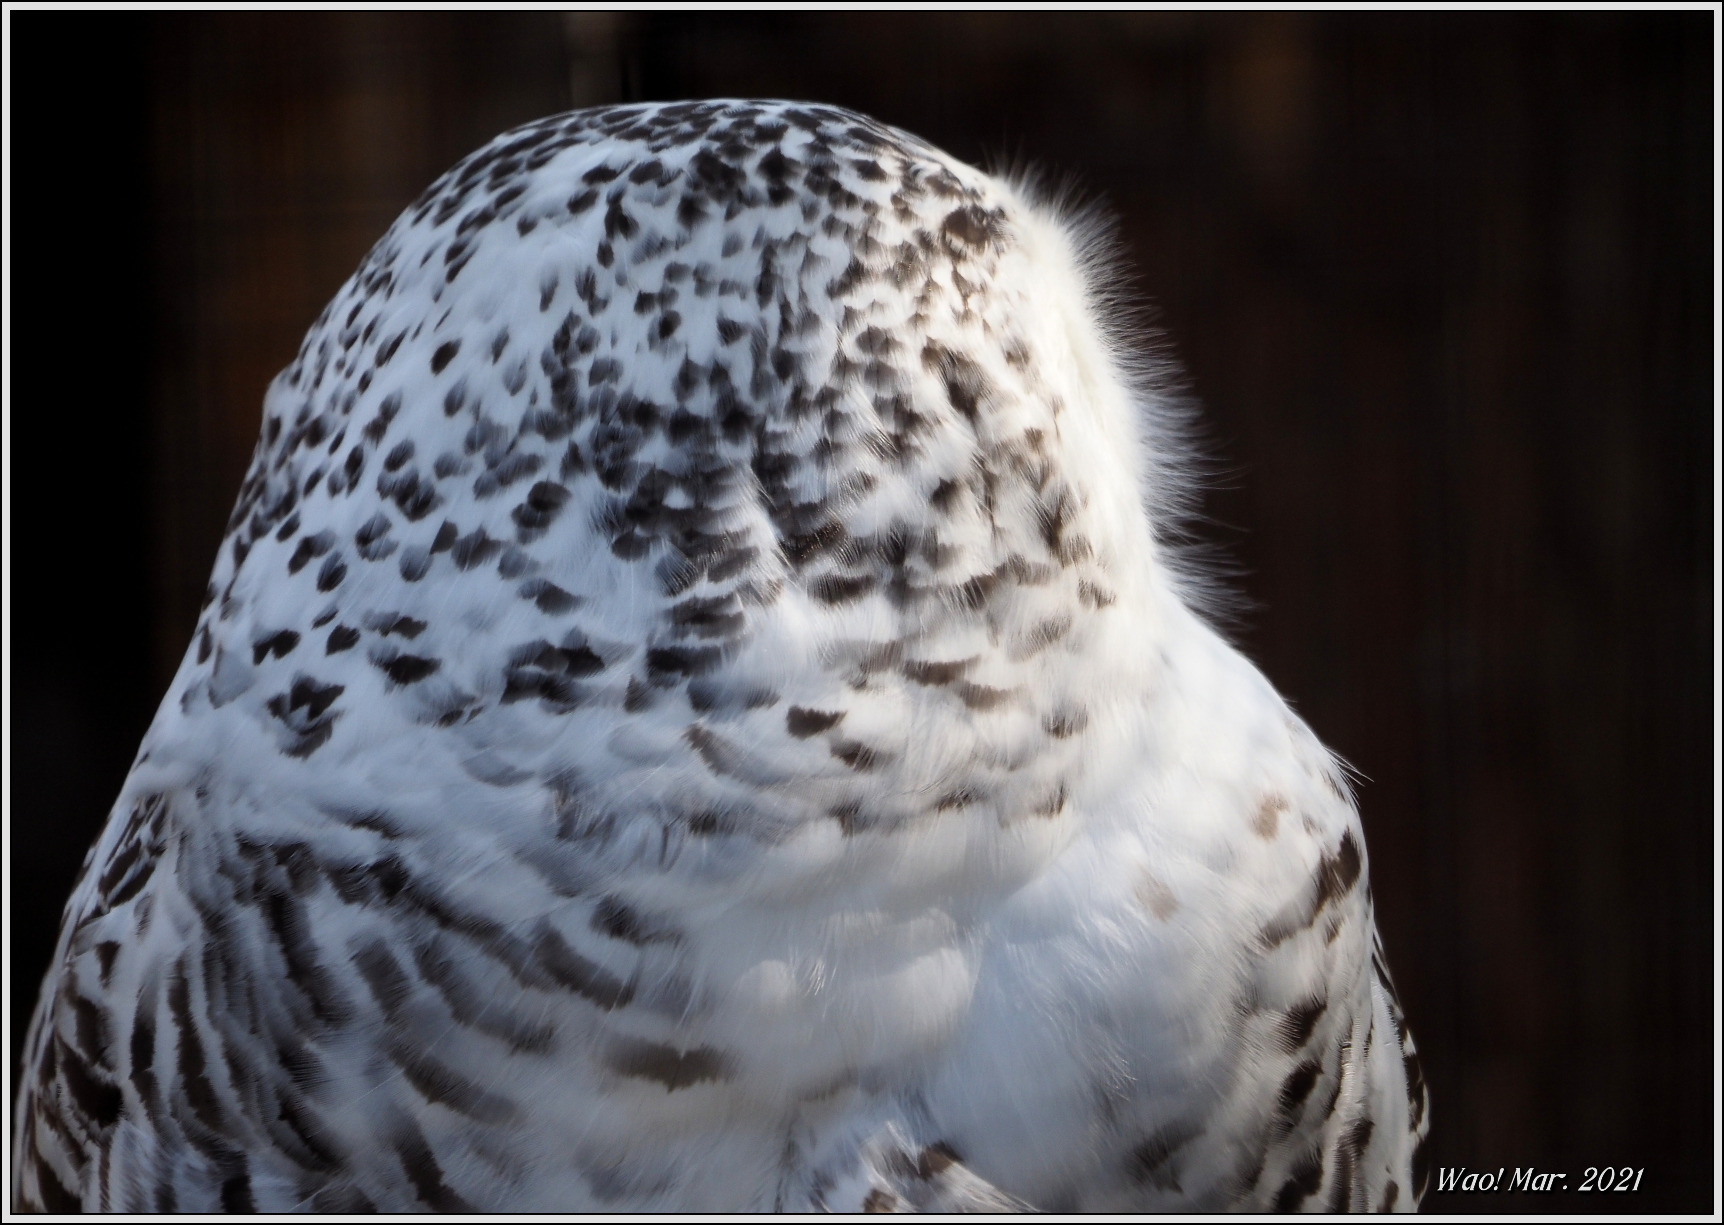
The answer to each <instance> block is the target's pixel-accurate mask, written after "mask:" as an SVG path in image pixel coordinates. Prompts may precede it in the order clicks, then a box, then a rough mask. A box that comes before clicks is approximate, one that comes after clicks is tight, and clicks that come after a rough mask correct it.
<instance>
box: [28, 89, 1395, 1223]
mask: <svg viewBox="0 0 1724 1225" xmlns="http://www.w3.org/2000/svg"><path fill="white" fill-rule="evenodd" d="M1093 263H1094V260H1093V259H1092V258H1091V255H1090V254H1089V252H1088V251H1087V249H1086V248H1085V246H1084V242H1083V240H1082V239H1081V237H1074V236H1073V233H1072V232H1071V230H1070V228H1069V227H1068V226H1067V225H1066V224H1065V223H1064V222H1062V221H1061V219H1060V218H1059V216H1058V215H1057V214H1056V213H1055V212H1054V211H1053V210H1051V209H1050V208H1048V207H1046V206H1044V205H1042V204H1039V203H1037V202H1036V201H1035V200H1033V199H1031V198H1030V197H1029V196H1028V195H1027V194H1026V193H1025V192H1024V191H1022V190H1021V189H1019V188H1016V187H1014V186H1012V185H1010V184H1006V183H1002V182H999V181H996V180H994V179H991V178H989V177H988V176H986V175H983V174H981V173H980V172H978V171H975V170H973V169H971V168H969V167H967V166H964V165H961V164H959V163H957V162H955V161H953V160H952V159H950V158H948V157H946V156H945V155H943V154H941V153H939V152H937V151H936V150H934V149H932V148H929V147H928V146H926V145H924V144H922V143H920V142H919V141H916V140H915V139H913V138H911V137H909V136H906V135H905V134H903V133H901V132H897V131H895V130H893V129H890V128H886V127H883V126H881V125H879V124H877V123H874V122H873V121H871V120H868V119H866V118H863V117H861V116H858V115H855V114H851V113H848V112H844V111H840V110H836V109H833V108H829V107H821V106H809V105H797V104H790V103H781V102H760V103H751V102H728V101H726V102H706V103H681V104H675V105H652V106H633V107H619V108H608V109H600V110H591V111H581V112H576V113H574V114H572V115H565V116H559V117H556V118H552V119H547V120H544V121H542V122H540V123H537V124H534V125H531V126H529V127H527V128H523V129H520V130H518V131H516V132H512V133H508V134H505V135H504V136H502V137H499V138H498V139H497V140H496V141H494V142H492V144H490V145H488V146H487V147H486V148H484V149H482V150H480V151H479V152H478V153H476V154H474V155H473V156H471V157H469V158H468V159H467V160H466V161H464V162H462V163H461V164H460V165H458V166H457V167H456V168H455V169H454V170H452V171H450V172H449V174H447V175H445V176H444V177H443V178H442V179H440V180H439V181H438V182H437V183H435V184H433V185H432V187H431V188H430V189H429V190H428V191H427V192H426V194H425V195H424V196H423V197H422V198H421V199H420V200H419V201H418V202H416V203H415V204H414V205H413V206H412V207H411V208H410V209H409V210H408V211H407V213H406V214H404V215H403V216H402V218H401V219H400V220H399V221H398V222H397V223H396V224H395V226H394V227H393V228H391V230H390V231H389V232H388V233H387V234H386V235H385V236H384V237H383V239H382V240H381V241H380V242H379V243H378V245H377V246H376V248H374V249H373V251H372V252H371V254H370V255H369V256H368V257H367V259H366V261H365V263H364V264H363V265H362V266H361V268H360V269H359V271H358V272H357V273H356V274H355V275H354V277H353V278H352V279H351V280H350V281H349V282H348V283H347V285H346V286H345V287H344V288H343V289H342V290H341V292H340V293H339V294H337V296H336V298H335V300H334V301H333V302H332V303H331V304H330V306H329V307H328V308H327V309H326V310H325V312H324V314H323V316H322V317H321V318H320V319H319V320H318V322H317V323H316V325H314V326H313V328H312V330H311V332H310V334H309V335H308V336H307V338H306V340H305V343H304V345H303V347H302V348H301V350H300V352H299V354H298V356H297V357H296V359H295V360H294V362H293V364H292V365H291V366H290V367H289V368H288V369H287V370H286V371H284V372H283V373H282V375H281V376H280V377H279V378H278V379H277V380H276V381H275V383H274V384H273V385H272V387H271V388H270V390H269V393H268V395H267V397H266V400H265V405H264V422H263V435H262V439H261V441H260V444H259V448H258V451H257V454H256V458H255V461H254V463H253V466H252V468H251V471H250V472H249V474H248V475H247V477H246V480H245V483H244V485H243V487H242V489H241V492H240V498H239V502H238V505H237V506H236V508H235V511H234V514H233V517H232V520H231V521H230V525H229V531H228V535H227V538H226V540H225V541H224V542H223V546H222V550H221V553H220V555H219V557H218V559H217V562H216V566H215V572H214V575H213V578H212V581H211V584H210V587H209V598H208V602H207V605H206V607H205V608H204V610H203V613H202V615H201V618H200V620H199V623H198V626H197V630H196V633H195V635H194V638H193V642H192V645H191V648H190V650H189V651H188V653H187V656H186V659H185V661H184V663H183V665H182V667H181V669H180V672H179V674H178V675H177V676H176V678H175V680H174V683H173V686H172V688H171V690H170V691H169V693H168V695H167V697H166V699H165V701H164V703H163V706H162V708H161V711H160V713H159V714H158V716H157V719H156V721H155V723H154V725H153V726H152V728H151V729H150V732H149V734H148V736H147V737H146V739H145V743H144V746H143V750H142V751H141V752H140V756H139V759H138V763H137V765H136V767H135V768H134V770H133V772H132V774H131V776H130V778H129V779H128V781H127V783H126V785H125V788H124V790H123V791H122V793H121V795H120V797H119V800H118V802H117V804H116V806H115V808H114V811H113V815H112V817H111V819H110V822H109V824H108V827H107V829H106V830H105V831H104V833H103V834H102V836H101V839H100V840H99V842H98V844H97V847H96V848H95V850H94V851H93V853H92V856H91V859H90V861H89V865H88V867H87V870H86V872H85V875H84V876H83V878H82V879H81V880H80V882H79V884H78V886H77V889H76V892H75V894H74V896H73V899H72V902H71V903H70V905H69V907H68V910H67V915H66V922H65V926H64V929H63V932H62V936H61V940H60V946H59V949H58V951H57V954H56V958H55V968H54V970H53V971H52V973H51V974H50V976H49V979H48V982H47V983H46V985H45V987H44V991H43V996H42V1002H41V1005H40V1006H39V1008H38V1011H37V1015H36V1020H35V1023H34V1025H33V1027H32V1030H31V1033H30V1036H29V1038H28V1040H27V1046H26V1065H25V1084H24V1089H23V1092H22V1093H21V1094H20V1099H19V1106H18V1114H17V1127H16V1130H15V1136H16V1140H15V1144H16V1148H15V1154H16V1159H15V1161H14V1170H15V1171H16V1181H15V1184H14V1202H15V1205H16V1206H17V1207H18V1208H20V1209H21V1210H29V1209H49V1210H58V1209H62V1208H68V1207H78V1206H81V1207H83V1208H84V1209H86V1210H101V1211H181V1212H197V1211H247V1210H254V1209H255V1210H259V1211H278V1210H291V1209H305V1210H318V1211H329V1212H340V1211H356V1210H361V1209H378V1210H383V1211H415V1210H425V1209H431V1210H437V1211H476V1210H489V1211H511V1210H512V1211H603V1210H607V1209H609V1210H633V1211H677V1210H681V1211H754V1210H769V1209H775V1208H776V1209H785V1210H805V1209H819V1208H824V1209H832V1210H840V1211H849V1210H863V1209H868V1210H885V1209H902V1210H926V1211H951V1210H963V1209H979V1210H987V1211H994V1210H1008V1209H1014V1208H1035V1209H1040V1210H1072V1211H1133V1210H1135V1211H1154V1210H1170V1209H1188V1210H1209V1209H1226V1208H1241V1209H1254V1210H1266V1209H1271V1208H1273V1209H1292V1208H1301V1207H1303V1208H1320V1209H1329V1210H1342V1209H1349V1208H1351V1209H1383V1208H1402V1209H1405V1208H1410V1207H1413V1206H1415V1205H1416V1202H1417V1198H1418V1194H1419V1192H1420V1190H1421V1189H1422V1188H1421V1187H1420V1186H1419V1185H1417V1184H1416V1183H1415V1181H1414V1178H1415V1171H1414V1166H1415V1150H1416V1149H1417V1147H1418V1144H1419V1142H1420V1140H1421V1139H1422V1137H1423V1135H1424V1134H1425V1131H1426V1130H1427V1127H1428V1124H1427V1121H1426V1118H1425V1109H1424V1095H1423V1084H1422V1081H1421V1080H1420V1079H1419V1078H1418V1075H1417V1068H1416V1062H1415V1060H1414V1058H1413V1047H1412V1040H1411V1038H1410V1036H1409V1035H1408V1034H1407V1030H1406V1026H1405V1024H1404V1023H1403V1022H1402V1020H1401V1017H1400V1013H1399V1009H1398V1006H1397V1004H1396V1001H1395V997H1394V993H1393V989H1392V987H1391V985H1390V982H1389V977H1388V972H1387V969H1386V966H1385V964H1384V960H1383V958H1382V956H1381V952H1380V950H1379V949H1378V948H1377V947H1376V935H1375V923H1374V919H1373V916H1372V910H1371V902H1370V895H1369V890H1368V888H1367V883H1366V882H1367V876H1368V872H1367V863H1366V858H1365V851H1364V842H1363V834H1362V831H1361V829H1360V825H1359V820H1358V816H1357V813H1356V812H1355V810H1354V807H1353V804H1352V801H1351V798H1350V796H1349V794H1348V791H1347V788H1346V784H1345V780H1344V778H1343V776H1342V775H1341V773H1340V771H1339V769H1338V767H1337V766H1336V764H1335V763H1334V761H1333V760H1332V759H1331V758H1330V756H1329V755H1328V754H1327V753H1326V752H1325V751H1324V750H1323V748H1322V747H1321V745H1320V744H1319V743H1318V742H1317V741H1316V739H1315V738H1314V737H1313V736H1312V734H1311V733H1310V732H1309V731H1308V730H1307V729H1306V728H1305V726H1304V725H1303V724H1302V723H1300V722H1299V721H1298V720H1297V719H1296V718H1295V717H1294V716H1293V715H1292V714H1291V713H1290V712H1289V711H1288V709H1287V707H1286V706H1285V704H1284V703H1283V702H1282V701H1281V699H1280V698H1279V697H1278V696H1277V695H1276V694H1275V693H1274V691H1273V690H1272V689H1271V688H1270V686H1269V685H1268V683H1267V682H1266V681H1265V680H1264V679H1263V678H1262V677H1261V676H1260V675H1259V674H1258V673H1257V672H1256V671H1255V670H1254V669H1253V668H1252V667H1251V666H1250V664H1249V663H1247V662H1246V661H1245V660H1244V659H1243V658H1242V657H1241V656H1240V655H1239V654H1238V653H1237V652H1235V651H1234V650H1232V649H1231V648H1230V647H1229V646H1227V645H1226V644H1225V643H1224V642H1223V641H1222V640H1221V639H1220V638H1219V637H1218V636H1217V635H1216V634H1215V633H1214V632H1213V631H1212V630H1211V629H1210V628H1209V627H1208V626H1207V625H1206V624H1205V623H1204V621H1203V620H1202V619H1201V617H1199V616H1198V615H1197V614H1196V613H1195V612H1194V611H1193V610H1192V608H1191V607H1190V601H1189V597H1188V595H1187V594H1186V593H1187V592H1188V591H1189V590H1190V584H1189V583H1188V582H1187V581H1186V576H1184V575H1183V574H1182V573H1181V571H1180V568H1179V566H1178V564H1177V562H1176V559H1174V558H1173V557H1171V556H1170V555H1169V554H1168V553H1167V551H1166V549H1165V548H1164V546H1163V545H1162V544H1161V543H1160V542H1161V540H1162V538H1163V536H1164V535H1165V529H1166V527H1167V526H1168V525H1167V524H1166V523H1165V522H1161V521H1158V518H1157V517H1158V516H1159V515H1160V514H1162V513H1164V511H1163V510H1161V509H1158V508H1164V507H1166V506H1168V505H1170V504H1171V501H1170V499H1169V497H1168V493H1169V489H1170V486H1171V485H1172V484H1174V483H1177V481H1178V479H1179V476H1180V474H1179V472H1178V470H1177V463H1176V457H1177V456H1178V455H1179V454H1181V451H1180V449H1179V447H1178V445H1177V442H1178V440H1177V439H1176V438H1174V437H1172V436H1171V435H1170V434H1169V433H1168V430H1169V429H1170V428H1171V427H1170V425H1169V423H1168V420H1167V418H1166V414H1165V413H1164V412H1162V411H1161V409H1160V405H1161V403H1162V400H1161V396H1160V393H1159V392H1158V390H1157V389H1156V387H1155V386H1154V385H1153V384H1152V383H1150V382H1148V381H1146V380H1145V379H1144V378H1143V377H1141V376H1139V375H1138V374H1135V373H1134V367H1133V366H1132V364H1131V360H1130V357H1129V352H1128V349H1127V345H1128V339H1127V338H1125V337H1123V336H1121V335H1120V334H1118V333H1117V331H1115V330H1114V329H1113V328H1111V327H1110V326H1109V324H1108V321H1107V315H1106V313H1105V309H1104V303H1105V294H1104V292H1103V287H1101V286H1099V285H1098V284H1097V283H1096V282H1095V279H1094V276H1093V275H1092V273H1091V271H1090V267H1091V265H1092V264H1093ZM1146 505H1147V506H1149V507H1150V508H1151V509H1150V510H1149V511H1148V512H1146V510H1145V506H1146Z"/></svg>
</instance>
